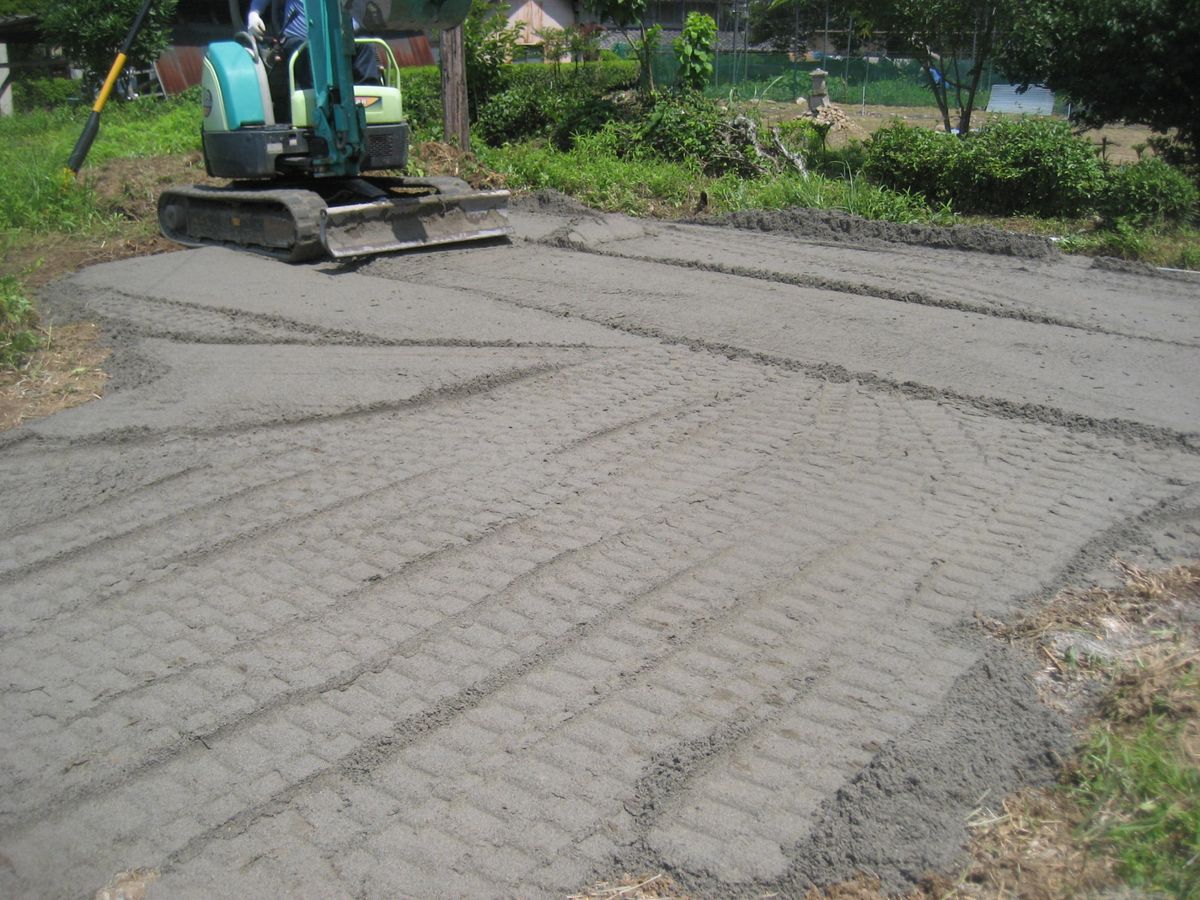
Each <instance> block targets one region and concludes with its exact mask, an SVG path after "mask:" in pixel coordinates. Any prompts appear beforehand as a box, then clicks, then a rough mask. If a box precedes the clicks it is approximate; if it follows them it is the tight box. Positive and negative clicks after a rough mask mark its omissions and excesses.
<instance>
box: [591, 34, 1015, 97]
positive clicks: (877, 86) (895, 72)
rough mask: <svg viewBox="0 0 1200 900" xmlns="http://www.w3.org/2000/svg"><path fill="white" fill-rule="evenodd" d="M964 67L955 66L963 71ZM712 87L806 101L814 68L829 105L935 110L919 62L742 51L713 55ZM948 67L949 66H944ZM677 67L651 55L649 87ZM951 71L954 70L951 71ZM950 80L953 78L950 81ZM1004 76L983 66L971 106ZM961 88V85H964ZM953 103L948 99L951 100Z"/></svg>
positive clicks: (727, 93) (674, 75) (623, 48)
mask: <svg viewBox="0 0 1200 900" xmlns="http://www.w3.org/2000/svg"><path fill="white" fill-rule="evenodd" d="M614 49H615V50H616V51H617V53H618V54H620V55H621V56H623V57H626V58H630V57H632V55H633V54H632V51H631V49H630V47H629V46H628V45H627V44H618V45H617V47H616V48H614ZM968 67H969V63H964V64H962V65H961V66H960V70H961V71H962V72H964V73H965V72H966V70H967V68H968ZM714 68H715V70H716V71H715V73H714V78H713V81H712V83H711V84H710V85H709V86H708V87H707V88H706V89H705V93H707V94H709V95H710V96H713V97H722V98H728V97H732V98H733V99H735V100H755V99H757V100H776V101H781V102H793V101H795V100H796V99H797V98H798V97H807V96H808V95H809V94H810V93H811V91H812V77H811V75H810V74H809V73H811V72H812V70H813V69H816V68H823V69H825V71H827V72H828V73H829V76H828V78H827V79H826V86H827V88H828V90H829V97H830V99H831V100H833V102H834V103H837V104H840V105H843V106H851V105H854V104H862V103H867V104H871V105H879V106H937V101H936V100H934V97H933V91H931V90H930V88H929V81H928V78H927V76H926V75H925V73H924V72H923V71H922V70H921V67H920V65H919V64H917V63H915V62H897V61H895V60H890V59H881V60H879V61H877V62H869V61H868V60H866V59H862V58H847V59H833V58H830V59H826V60H823V61H822V62H813V61H811V60H794V59H792V58H791V57H790V55H789V54H787V53H745V52H742V51H738V52H737V53H733V52H729V51H727V52H720V53H718V54H717V58H716V65H715V67H714ZM948 68H950V67H948ZM678 69H679V67H678V64H677V63H676V61H675V54H674V52H673V51H672V50H670V49H669V48H664V49H662V50H660V51H659V52H658V53H656V54H655V56H654V83H655V85H657V86H658V87H670V86H672V85H674V84H675V83H676V81H677V80H678ZM950 71H951V72H952V71H953V69H952V68H950ZM951 80H953V78H952V79H951ZM1003 81H1004V78H1003V75H1002V73H1000V72H996V71H993V70H992V68H991V67H990V66H988V67H985V69H984V73H983V77H982V78H981V79H980V88H979V92H978V94H977V96H976V100H975V108H976V109H982V108H984V107H985V106H986V105H987V101H988V92H989V88H990V86H991V85H992V84H995V83H1002V82H1003ZM964 88H965V86H964ZM952 100H953V98H952Z"/></svg>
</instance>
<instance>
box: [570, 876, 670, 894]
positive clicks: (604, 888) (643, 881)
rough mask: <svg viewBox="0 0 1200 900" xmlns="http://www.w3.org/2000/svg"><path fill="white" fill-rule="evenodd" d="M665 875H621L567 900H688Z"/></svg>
mask: <svg viewBox="0 0 1200 900" xmlns="http://www.w3.org/2000/svg"><path fill="white" fill-rule="evenodd" d="M690 896H691V895H689V894H686V893H684V892H683V891H681V890H680V889H679V887H678V886H677V885H676V884H675V883H674V882H673V881H671V879H670V878H668V877H667V876H666V875H665V874H663V873H662V872H659V873H658V874H657V875H623V876H622V877H621V879H620V880H619V881H616V882H612V881H601V882H598V883H597V884H594V885H592V887H590V888H588V889H587V890H586V891H584V892H583V893H580V894H571V895H570V896H569V897H568V898H567V900H690Z"/></svg>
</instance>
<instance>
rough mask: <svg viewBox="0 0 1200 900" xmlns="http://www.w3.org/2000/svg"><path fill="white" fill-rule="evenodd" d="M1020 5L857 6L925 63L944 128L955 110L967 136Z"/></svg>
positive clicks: (891, 1)
mask: <svg viewBox="0 0 1200 900" xmlns="http://www.w3.org/2000/svg"><path fill="white" fill-rule="evenodd" d="M1017 2H1018V0H862V2H861V3H860V4H859V6H860V8H861V12H862V13H863V14H865V15H864V17H865V18H866V19H868V20H870V22H871V24H872V25H873V27H874V28H875V30H877V31H880V30H881V31H886V32H887V33H888V37H889V40H888V43H889V45H891V46H899V47H903V48H904V50H905V51H906V52H908V53H909V54H911V55H912V56H913V57H914V58H915V59H917V60H918V61H919V62H920V63H921V67H922V68H923V69H924V71H925V76H926V78H927V79H928V81H929V86H930V88H931V89H932V90H933V94H934V97H935V98H936V99H937V104H938V109H939V110H940V111H941V113H942V123H943V124H944V125H945V126H946V130H947V131H950V130H951V128H952V126H951V122H950V113H951V110H953V111H954V112H955V113H956V115H957V118H958V121H957V123H956V124H957V128H958V132H959V134H963V135H965V134H966V133H967V132H968V131H969V130H970V128H971V113H972V112H973V110H974V108H975V99H976V97H977V96H978V93H979V82H980V80H981V79H982V76H983V71H984V68H985V66H986V64H987V60H988V58H989V57H990V56H991V55H992V51H993V48H994V47H995V46H996V45H997V43H998V39H999V37H1000V27H1001V24H1002V23H1004V22H1006V21H1007V20H1009V19H1011V17H1012V15H1013V12H1014V6H1015V4H1016V3H1017ZM1047 2H1052V0H1047ZM1079 2H1081V3H1089V2H1094V0H1079ZM1130 2H1134V3H1136V2H1140V0H1130Z"/></svg>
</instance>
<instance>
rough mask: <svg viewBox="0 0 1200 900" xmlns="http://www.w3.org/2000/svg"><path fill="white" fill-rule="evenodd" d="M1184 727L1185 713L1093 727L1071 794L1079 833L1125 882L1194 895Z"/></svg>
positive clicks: (1191, 769) (1197, 873)
mask: <svg viewBox="0 0 1200 900" xmlns="http://www.w3.org/2000/svg"><path fill="white" fill-rule="evenodd" d="M1192 689H1193V690H1195V685H1194V684H1193V685H1192ZM1186 725H1187V720H1186V719H1184V720H1182V721H1176V720H1172V719H1171V718H1169V717H1168V716H1166V715H1150V716H1148V717H1147V718H1146V719H1145V720H1144V722H1143V723H1142V724H1141V725H1140V727H1137V728H1134V729H1131V730H1128V731H1125V730H1122V731H1114V730H1112V729H1110V728H1105V727H1098V728H1097V729H1096V730H1095V731H1094V732H1093V735H1092V737H1091V739H1090V741H1089V742H1088V744H1087V746H1086V747H1085V749H1084V751H1083V754H1082V758H1081V761H1080V764H1079V767H1078V770H1077V773H1076V783H1075V785H1074V787H1073V789H1072V793H1073V795H1074V797H1075V799H1076V800H1077V801H1078V802H1080V803H1081V804H1082V805H1083V806H1084V808H1085V809H1086V810H1087V815H1088V824H1087V826H1086V828H1087V832H1086V833H1087V837H1088V838H1089V839H1090V840H1091V841H1093V842H1095V844H1096V845H1098V847H1099V848H1102V849H1103V850H1104V852H1106V853H1107V854H1109V855H1111V856H1112V857H1113V858H1115V859H1116V860H1117V861H1118V870H1119V874H1120V875H1121V876H1122V877H1123V878H1125V879H1126V880H1127V881H1128V882H1129V883H1130V885H1132V886H1134V887H1137V888H1141V889H1145V890H1158V891H1165V892H1166V893H1168V894H1169V895H1171V896H1178V897H1196V896H1200V770H1198V769H1197V768H1196V765H1195V761H1194V760H1189V759H1187V754H1186V750H1185V743H1184V741H1183V740H1182V739H1181V738H1182V736H1183V735H1182V733H1183V731H1184V729H1185V727H1186ZM1192 737H1193V739H1194V737H1195V735H1194V733H1193V734H1192Z"/></svg>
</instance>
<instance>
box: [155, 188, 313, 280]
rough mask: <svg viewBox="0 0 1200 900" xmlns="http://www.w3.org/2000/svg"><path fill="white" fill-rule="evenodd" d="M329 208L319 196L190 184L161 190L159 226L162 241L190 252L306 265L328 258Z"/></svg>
mask: <svg viewBox="0 0 1200 900" xmlns="http://www.w3.org/2000/svg"><path fill="white" fill-rule="evenodd" d="M325 209H326V203H325V199H324V198H323V197H322V196H321V195H320V194H318V193H316V192H315V191H307V190H303V189H297V188H282V189H263V190H244V189H236V188H220V187H207V186H204V185H192V186H190V187H179V188H170V189H168V190H166V191H163V193H162V195H161V196H160V197H159V198H158V224H159V227H160V228H161V229H162V233H163V235H164V236H166V237H168V238H170V239H171V240H173V241H177V242H178V243H180V244H184V245H185V246H188V247H205V246H211V245H214V244H215V245H218V246H229V247H237V248H240V249H244V250H253V251H255V252H256V253H262V254H265V255H267V256H273V257H275V258H276V259H282V260H285V261H286V262H303V261H304V260H309V259H317V258H319V257H322V256H324V255H325V248H324V246H322V244H321V213H322V212H324V211H325Z"/></svg>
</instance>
